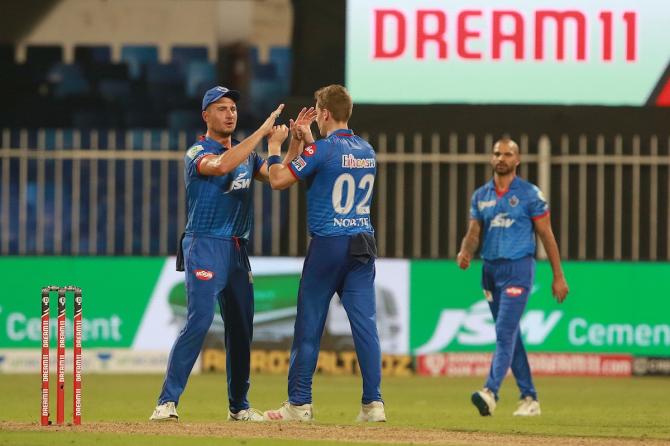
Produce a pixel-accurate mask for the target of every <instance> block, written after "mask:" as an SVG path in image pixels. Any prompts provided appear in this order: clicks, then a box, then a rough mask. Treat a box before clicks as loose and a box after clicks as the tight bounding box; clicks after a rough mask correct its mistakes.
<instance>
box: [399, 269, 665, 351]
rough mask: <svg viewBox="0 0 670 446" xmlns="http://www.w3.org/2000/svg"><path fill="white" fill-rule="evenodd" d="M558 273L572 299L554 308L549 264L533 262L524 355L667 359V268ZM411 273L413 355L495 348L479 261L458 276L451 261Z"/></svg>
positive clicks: (523, 329)
mask: <svg viewBox="0 0 670 446" xmlns="http://www.w3.org/2000/svg"><path fill="white" fill-rule="evenodd" d="M563 268H564V271H565V275H566V278H567V280H568V284H569V286H570V294H569V296H568V298H567V300H566V301H565V302H564V303H563V304H561V305H559V304H558V303H556V301H555V300H554V299H553V298H552V295H551V282H552V274H551V268H550V265H549V264H548V263H547V262H538V263H537V272H536V275H535V286H534V287H533V290H532V292H531V296H530V298H529V300H528V305H527V307H526V311H525V313H524V315H523V317H522V319H521V333H522V337H523V340H524V344H525V346H526V349H527V350H528V351H531V352H565V353H568V352H570V353H629V354H634V355H645V356H652V355H657V356H670V317H669V316H668V315H669V314H670V281H669V280H668V277H670V264H668V263H632V262H616V263H615V262H612V263H607V262H592V263H591V262H564V264H563ZM410 275H411V276H410V283H411V288H410V296H411V300H410V302H411V304H410V350H411V352H412V353H413V354H428V353H436V352H484V351H492V350H493V348H494V345H495V326H494V322H493V318H492V317H491V313H490V311H489V308H488V303H487V302H486V300H485V299H484V295H483V292H482V289H481V286H480V283H481V280H480V277H481V264H480V263H475V264H473V265H472V266H471V267H470V269H469V270H467V271H461V270H460V269H459V268H458V267H457V266H456V264H455V262H444V261H413V262H412V264H411V272H410Z"/></svg>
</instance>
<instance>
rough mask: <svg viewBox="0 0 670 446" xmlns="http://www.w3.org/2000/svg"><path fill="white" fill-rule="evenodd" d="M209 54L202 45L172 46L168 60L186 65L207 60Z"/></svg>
mask: <svg viewBox="0 0 670 446" xmlns="http://www.w3.org/2000/svg"><path fill="white" fill-rule="evenodd" d="M208 58H209V56H208V51H207V47H204V46H174V47H172V52H171V59H170V62H172V63H175V64H177V65H181V66H186V65H188V64H189V63H191V62H195V61H200V62H207V60H208Z"/></svg>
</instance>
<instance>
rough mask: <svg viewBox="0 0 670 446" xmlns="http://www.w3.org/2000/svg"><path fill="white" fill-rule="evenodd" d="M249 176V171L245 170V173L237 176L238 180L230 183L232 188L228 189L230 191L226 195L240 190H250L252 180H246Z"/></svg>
mask: <svg viewBox="0 0 670 446" xmlns="http://www.w3.org/2000/svg"><path fill="white" fill-rule="evenodd" d="M246 176H247V171H246V170H245V171H244V172H242V173H240V174H238V175H237V178H235V179H234V180H233V181H231V183H230V187H228V190H227V191H226V192H225V193H228V192H231V191H234V190H240V189H249V187H250V186H251V178H245V177H246Z"/></svg>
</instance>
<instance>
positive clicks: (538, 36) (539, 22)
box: [535, 10, 586, 60]
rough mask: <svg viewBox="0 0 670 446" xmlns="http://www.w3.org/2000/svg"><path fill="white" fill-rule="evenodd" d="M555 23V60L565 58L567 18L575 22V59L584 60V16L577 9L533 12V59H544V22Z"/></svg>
mask: <svg viewBox="0 0 670 446" xmlns="http://www.w3.org/2000/svg"><path fill="white" fill-rule="evenodd" d="M547 19H552V20H553V21H554V22H555V24H556V60H565V25H566V22H567V21H568V20H572V21H574V22H576V24H577V40H576V45H577V60H586V17H584V14H582V13H581V12H579V11H574V10H571V11H536V12H535V59H536V60H542V59H544V22H545V20H547Z"/></svg>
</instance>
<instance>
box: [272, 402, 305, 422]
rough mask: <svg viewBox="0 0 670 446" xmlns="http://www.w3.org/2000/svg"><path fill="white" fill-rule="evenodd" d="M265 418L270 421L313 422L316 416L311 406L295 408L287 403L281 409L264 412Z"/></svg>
mask: <svg viewBox="0 0 670 446" xmlns="http://www.w3.org/2000/svg"><path fill="white" fill-rule="evenodd" d="M263 418H264V419H265V420H268V421H312V420H313V419H314V416H313V414H312V405H311V404H303V405H302V406H295V405H293V404H291V403H289V402H288V401H285V402H284V404H282V405H281V407H280V408H279V409H277V410H266V411H265V412H263Z"/></svg>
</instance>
